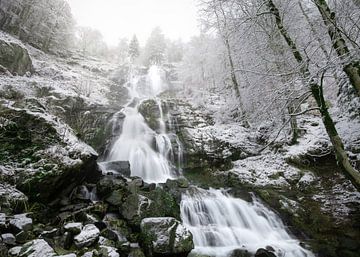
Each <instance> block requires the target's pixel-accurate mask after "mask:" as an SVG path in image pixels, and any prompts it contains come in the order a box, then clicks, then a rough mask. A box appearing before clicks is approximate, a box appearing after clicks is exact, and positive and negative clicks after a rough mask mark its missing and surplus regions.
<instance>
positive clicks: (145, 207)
mask: <svg viewBox="0 0 360 257" xmlns="http://www.w3.org/2000/svg"><path fill="white" fill-rule="evenodd" d="M153 206H154V203H153V201H152V200H150V199H149V198H147V197H145V196H143V195H139V194H131V195H129V196H128V197H127V198H126V200H125V202H124V203H123V204H122V206H121V207H120V213H121V215H122V216H123V217H124V218H125V219H126V220H127V221H129V222H130V223H131V224H132V225H136V226H138V225H140V222H141V220H142V219H143V218H145V217H146V216H148V215H149V213H150V212H151V209H152V207H153Z"/></svg>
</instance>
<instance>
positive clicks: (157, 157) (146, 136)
mask: <svg viewBox="0 0 360 257" xmlns="http://www.w3.org/2000/svg"><path fill="white" fill-rule="evenodd" d="M141 81H142V80H141V77H140V76H137V75H136V74H135V73H134V72H132V73H130V76H129V82H128V83H127V88H128V90H129V94H130V96H131V99H130V101H129V103H128V104H127V106H126V107H125V108H124V109H123V110H122V111H121V112H122V113H123V114H124V115H125V119H124V121H123V125H122V131H121V135H120V137H119V138H118V139H117V141H116V142H115V143H114V145H113V147H112V149H111V151H110V154H109V156H108V159H107V160H108V161H129V162H130V167H131V175H132V176H139V177H141V178H143V179H144V181H146V182H148V183H163V182H166V180H167V179H171V178H173V177H174V172H173V168H172V165H171V163H170V162H169V160H173V159H174V157H173V156H174V153H173V146H172V142H171V139H170V137H169V135H168V134H167V133H166V122H165V118H164V116H165V115H164V111H163V108H162V102H161V100H160V99H157V98H156V96H157V95H158V94H159V93H161V92H162V91H163V90H164V89H166V85H164V83H163V82H162V78H161V70H160V69H159V68H158V67H157V66H152V67H151V68H150V69H149V72H148V75H147V76H146V80H145V81H146V82H147V83H146V85H145V86H146V87H145V88H144V85H143V84H140V82H141ZM145 99H154V100H155V101H156V103H157V105H158V108H159V111H160V118H159V121H158V122H159V134H157V133H156V132H155V131H154V130H152V129H151V128H150V127H149V126H148V125H147V123H146V121H145V119H144V117H143V116H142V115H141V113H140V112H139V111H138V107H139V105H140V103H141V102H142V100H145ZM154 142H155V144H156V147H155V149H154Z"/></svg>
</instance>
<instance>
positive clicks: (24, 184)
mask: <svg viewBox="0 0 360 257" xmlns="http://www.w3.org/2000/svg"><path fill="white" fill-rule="evenodd" d="M34 103H37V102H36V101H35V102H34ZM19 104H20V103H14V102H12V103H7V104H6V105H4V104H3V105H0V119H2V120H4V121H5V122H4V123H2V126H0V132H1V133H0V134H1V137H2V142H5V143H4V144H2V145H1V146H0V150H1V151H2V152H5V153H7V154H6V155H0V161H2V162H3V163H5V164H7V165H8V166H11V165H14V166H15V167H16V168H14V169H16V172H15V177H16V178H17V179H16V183H17V188H19V189H20V190H22V191H23V192H24V193H25V194H27V195H28V196H30V197H31V198H33V199H36V200H40V201H41V200H42V201H47V200H49V199H50V198H51V197H52V196H53V195H54V194H59V192H61V190H64V189H67V187H68V186H69V185H72V186H74V185H76V183H79V181H81V180H82V179H84V178H85V177H87V178H91V177H96V176H99V175H100V171H99V170H98V169H97V164H96V158H97V153H96V152H95V151H94V150H93V149H92V148H91V147H90V146H88V145H86V144H85V143H83V142H82V141H80V140H79V139H78V138H77V137H76V136H75V135H74V132H73V131H72V130H71V129H70V128H69V127H68V126H67V125H65V124H64V123H62V122H61V121H59V120H58V119H57V118H56V117H54V116H52V115H50V114H48V113H46V112H44V111H41V110H40V111H31V110H29V109H27V108H25V109H23V108H21V107H20V108H19V107H18V105H19ZM14 126H15V127H16V128H15V127H14ZM9 131H13V133H10V132H9Z"/></svg>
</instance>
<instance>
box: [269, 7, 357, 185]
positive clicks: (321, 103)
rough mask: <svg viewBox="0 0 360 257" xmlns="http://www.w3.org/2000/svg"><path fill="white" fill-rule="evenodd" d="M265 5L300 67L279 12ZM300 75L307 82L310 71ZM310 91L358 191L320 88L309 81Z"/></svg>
mask: <svg viewBox="0 0 360 257" xmlns="http://www.w3.org/2000/svg"><path fill="white" fill-rule="evenodd" d="M267 5H268V7H269V9H270V12H271V14H272V15H273V16H274V18H275V22H276V25H277V27H278V29H279V31H280V33H281V35H282V36H283V37H284V39H285V41H286V43H287V44H288V46H289V47H290V49H291V51H292V53H293V56H294V58H295V60H296V61H297V62H298V63H299V64H300V65H301V64H303V57H302V54H301V53H300V51H299V50H298V49H297V47H296V44H295V41H293V40H292V38H291V37H290V35H289V34H288V32H287V30H286V29H285V27H284V25H283V20H282V18H281V16H280V13H279V10H278V9H277V7H276V6H275V4H274V3H273V1H272V0H267ZM301 73H302V75H303V77H304V79H305V80H309V78H310V71H309V69H308V68H307V67H306V66H304V67H303V68H302V69H301ZM310 89H311V93H312V95H313V97H314V98H315V100H316V103H317V105H318V107H319V110H320V114H321V117H322V120H323V123H324V126H325V129H326V132H327V134H328V136H329V138H330V141H331V143H332V145H333V147H334V151H335V156H336V159H337V161H338V165H339V166H340V167H341V168H343V169H344V171H345V172H346V173H347V175H349V177H350V179H351V180H352V182H353V184H354V185H355V186H356V187H357V188H358V189H359V188H360V173H359V172H358V171H357V170H355V169H354V168H353V167H352V166H351V164H350V161H349V157H348V156H347V154H346V151H345V149H344V145H343V143H342V140H341V138H340V136H339V134H338V133H337V130H336V127H335V124H334V121H333V120H332V118H331V115H330V113H329V111H328V109H327V107H326V102H325V99H324V95H323V90H322V86H321V85H319V84H318V83H316V82H315V81H313V80H310Z"/></svg>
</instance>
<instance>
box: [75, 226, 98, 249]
mask: <svg viewBox="0 0 360 257" xmlns="http://www.w3.org/2000/svg"><path fill="white" fill-rule="evenodd" d="M99 236H100V230H99V229H98V228H97V227H96V226H95V225H93V224H88V225H86V226H84V228H83V229H82V230H81V232H80V234H78V235H77V236H75V237H74V243H75V245H76V247H77V248H83V247H88V246H91V245H92V244H94V243H95V242H96V241H97V240H98V239H99Z"/></svg>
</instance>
